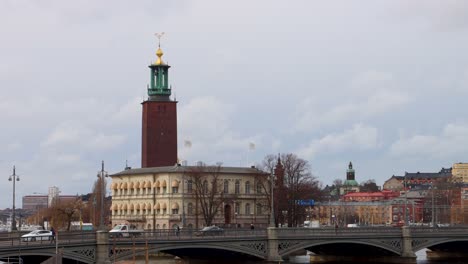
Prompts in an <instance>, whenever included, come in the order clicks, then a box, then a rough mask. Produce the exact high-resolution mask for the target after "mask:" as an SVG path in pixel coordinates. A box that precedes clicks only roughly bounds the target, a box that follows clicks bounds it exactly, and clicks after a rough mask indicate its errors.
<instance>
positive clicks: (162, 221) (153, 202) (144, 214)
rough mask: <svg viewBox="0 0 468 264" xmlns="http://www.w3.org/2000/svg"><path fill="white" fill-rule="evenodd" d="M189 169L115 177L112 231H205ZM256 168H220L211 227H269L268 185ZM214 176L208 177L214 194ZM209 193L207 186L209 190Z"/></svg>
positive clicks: (126, 172) (134, 172)
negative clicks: (127, 227) (124, 227)
mask: <svg viewBox="0 0 468 264" xmlns="http://www.w3.org/2000/svg"><path fill="white" fill-rule="evenodd" d="M194 168H195V167H191V166H167V167H153V168H141V169H128V170H124V171H122V172H119V173H116V174H113V175H111V176H110V177H111V178H112V184H111V190H112V206H111V212H112V221H111V223H112V225H113V226H114V225H116V224H120V223H126V222H128V223H132V224H134V225H135V226H137V227H138V228H141V229H147V230H156V229H172V228H175V227H176V226H179V227H183V228H189V229H198V228H201V227H203V226H205V225H206V221H205V216H206V213H205V212H203V210H202V206H201V204H200V203H201V202H202V199H201V198H200V197H199V196H197V191H196V190H195V188H196V186H195V184H194V182H193V178H192V173H191V171H192V170H193V169H194ZM261 173H262V172H261V171H259V170H257V169H255V168H238V167H219V174H218V175H217V176H216V177H217V182H218V184H219V188H220V190H218V192H217V193H216V197H215V199H218V200H217V201H221V200H222V202H221V204H220V205H219V209H218V210H217V213H216V214H215V216H214V218H213V220H212V222H211V224H212V225H218V226H222V227H225V228H230V227H248V226H250V225H251V224H253V225H254V226H258V227H266V226H267V225H268V220H269V211H270V210H269V208H270V207H269V204H268V199H267V194H266V192H265V189H264V186H265V185H264V184H265V183H264V182H262V181H260V180H259V177H258V175H259V174H261ZM212 177H215V176H214V175H210V173H207V175H206V179H207V184H208V185H210V187H209V188H212V185H213V182H212V181H211V179H212ZM207 188H208V186H207Z"/></svg>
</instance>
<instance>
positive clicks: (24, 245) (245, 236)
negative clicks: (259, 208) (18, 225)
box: [0, 227, 468, 263]
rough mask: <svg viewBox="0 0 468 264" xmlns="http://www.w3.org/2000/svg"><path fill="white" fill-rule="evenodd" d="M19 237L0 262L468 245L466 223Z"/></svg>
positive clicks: (409, 251)
mask: <svg viewBox="0 0 468 264" xmlns="http://www.w3.org/2000/svg"><path fill="white" fill-rule="evenodd" d="M20 235H21V234H20V233H8V234H6V235H4V236H0V260H2V259H6V258H8V257H16V258H17V257H21V258H23V259H32V258H34V260H35V262H44V263H46V261H47V259H48V258H50V257H55V256H60V257H61V258H63V261H64V263H66V260H74V261H75V262H76V261H78V262H81V263H106V262H111V261H112V262H114V261H119V260H128V259H132V258H133V257H134V256H137V255H150V254H155V253H157V252H165V253H168V254H172V255H175V256H180V257H182V258H184V257H189V258H203V257H204V256H207V255H209V256H215V257H219V258H223V257H228V258H242V259H258V260H267V261H275V262H276V261H280V260H281V259H284V258H287V257H288V255H290V254H293V253H294V252H297V251H304V250H305V249H306V250H309V251H312V252H314V253H315V254H317V255H337V256H368V257H369V256H385V257H398V258H399V259H400V260H409V261H410V262H411V261H414V260H415V258H416V257H415V252H417V251H419V250H421V249H424V248H428V249H431V250H433V251H441V252H442V251H443V252H457V253H465V251H466V248H467V246H468V228H466V227H457V228H455V227H449V228H420V227H418V228H409V227H402V228H395V227H389V228H386V227H379V228H345V229H337V230H335V229H333V228H268V229H263V230H235V229H234V230H225V231H224V232H223V233H222V234H217V235H200V234H199V233H197V232H191V231H190V230H186V231H182V232H180V233H179V234H178V235H177V234H176V233H175V232H174V231H173V230H165V231H158V232H144V233H142V234H141V235H140V236H138V237H132V238H109V236H108V233H107V232H106V231H97V232H96V233H94V232H84V233H80V232H68V233H67V232H62V233H59V235H58V239H57V241H58V243H57V244H56V243H50V241H35V242H23V241H21V239H20ZM465 254H466V253H465ZM38 260H40V261H38ZM400 262H402V261H400Z"/></svg>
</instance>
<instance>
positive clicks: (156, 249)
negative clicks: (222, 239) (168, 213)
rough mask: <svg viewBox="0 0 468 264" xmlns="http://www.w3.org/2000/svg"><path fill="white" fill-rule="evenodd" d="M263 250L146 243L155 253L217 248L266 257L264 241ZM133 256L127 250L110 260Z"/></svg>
mask: <svg viewBox="0 0 468 264" xmlns="http://www.w3.org/2000/svg"><path fill="white" fill-rule="evenodd" d="M264 245H265V247H264V250H260V251H259V250H255V249H254V248H249V247H242V246H239V245H238V244H237V245H236V244H235V243H233V244H228V245H220V243H217V244H216V242H213V244H203V245H196V244H185V245H180V244H173V245H166V246H162V247H161V245H157V244H155V245H151V246H150V245H148V246H149V249H148V253H149V254H151V253H157V252H163V251H165V252H167V251H173V250H184V249H217V250H225V251H228V252H235V253H241V254H245V255H249V256H251V257H255V258H258V259H266V258H267V251H266V243H265V244H264ZM145 252H146V250H144V249H139V250H135V254H136V255H143V254H145ZM132 256H133V251H131V250H129V251H126V252H124V253H120V254H118V255H117V256H116V257H115V259H112V260H116V261H119V260H126V259H128V258H130V257H132Z"/></svg>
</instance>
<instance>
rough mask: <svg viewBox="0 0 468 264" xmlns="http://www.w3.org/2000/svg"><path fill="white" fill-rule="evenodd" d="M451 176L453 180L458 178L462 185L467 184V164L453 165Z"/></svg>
mask: <svg viewBox="0 0 468 264" xmlns="http://www.w3.org/2000/svg"><path fill="white" fill-rule="evenodd" d="M452 175H453V177H454V178H460V179H461V180H463V182H464V183H468V163H461V162H459V163H454V164H453V167H452Z"/></svg>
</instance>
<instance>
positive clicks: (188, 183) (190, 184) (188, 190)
mask: <svg viewBox="0 0 468 264" xmlns="http://www.w3.org/2000/svg"><path fill="white" fill-rule="evenodd" d="M192 191H193V184H192V180H189V181H188V182H187V192H188V193H192Z"/></svg>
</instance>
